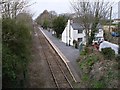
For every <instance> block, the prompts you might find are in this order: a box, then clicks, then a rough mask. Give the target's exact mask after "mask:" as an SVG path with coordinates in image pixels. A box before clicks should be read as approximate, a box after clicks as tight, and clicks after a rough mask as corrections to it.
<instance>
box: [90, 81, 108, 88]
mask: <svg viewBox="0 0 120 90" xmlns="http://www.w3.org/2000/svg"><path fill="white" fill-rule="evenodd" d="M105 87H106V85H105V83H104V82H103V81H96V80H94V81H93V82H92V88H105Z"/></svg>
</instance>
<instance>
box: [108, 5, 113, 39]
mask: <svg viewBox="0 0 120 90" xmlns="http://www.w3.org/2000/svg"><path fill="white" fill-rule="evenodd" d="M111 16H112V7H111V8H110V23H109V35H110V36H111V33H110V27H111V22H112V20H111ZM108 40H109V41H110V40H111V38H110V37H109V39H108Z"/></svg>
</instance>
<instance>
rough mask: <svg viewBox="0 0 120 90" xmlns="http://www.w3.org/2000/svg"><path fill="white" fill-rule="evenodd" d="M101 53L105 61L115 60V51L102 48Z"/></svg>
mask: <svg viewBox="0 0 120 90" xmlns="http://www.w3.org/2000/svg"><path fill="white" fill-rule="evenodd" d="M101 53H102V54H103V56H104V58H105V59H109V60H111V59H113V58H115V51H114V50H112V49H111V48H102V51H101Z"/></svg>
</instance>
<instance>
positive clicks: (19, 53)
mask: <svg viewBox="0 0 120 90" xmlns="http://www.w3.org/2000/svg"><path fill="white" fill-rule="evenodd" d="M2 23H3V24H2V25H3V27H2V30H3V32H2V50H3V53H2V63H3V65H2V69H3V87H7V86H8V87H14V86H16V85H14V84H13V83H12V82H13V81H14V82H16V81H17V80H18V81H20V80H24V78H23V77H25V72H26V71H27V63H28V60H29V59H30V49H29V48H30V45H29V44H30V43H31V34H30V31H31V29H30V28H29V27H28V25H27V24H26V23H25V22H22V23H21V22H19V21H17V20H13V19H3V22H2ZM19 77H21V78H19ZM10 82H11V83H10ZM8 83H10V84H11V85H10V86H9V85H8ZM12 85H13V86H12Z"/></svg>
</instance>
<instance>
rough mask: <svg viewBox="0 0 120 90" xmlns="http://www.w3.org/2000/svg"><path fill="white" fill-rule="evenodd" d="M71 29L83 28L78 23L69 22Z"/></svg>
mask: <svg viewBox="0 0 120 90" xmlns="http://www.w3.org/2000/svg"><path fill="white" fill-rule="evenodd" d="M71 26H72V28H73V30H83V27H82V26H81V25H80V24H78V23H71Z"/></svg>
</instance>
